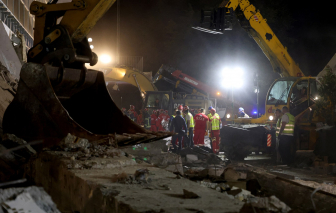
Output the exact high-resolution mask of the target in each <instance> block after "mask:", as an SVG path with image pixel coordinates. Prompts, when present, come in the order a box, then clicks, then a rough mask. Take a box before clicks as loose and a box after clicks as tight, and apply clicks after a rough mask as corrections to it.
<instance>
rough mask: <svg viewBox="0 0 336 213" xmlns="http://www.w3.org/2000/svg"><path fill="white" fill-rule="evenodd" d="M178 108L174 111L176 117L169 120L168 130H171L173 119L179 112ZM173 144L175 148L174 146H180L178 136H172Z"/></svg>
mask: <svg viewBox="0 0 336 213" xmlns="http://www.w3.org/2000/svg"><path fill="white" fill-rule="evenodd" d="M177 111H178V110H177V108H176V109H175V110H174V115H172V116H170V118H169V125H168V129H170V127H171V125H172V121H173V119H174V118H175V117H176V112H177ZM171 144H172V145H173V147H174V144H175V145H177V144H178V139H177V135H173V136H172V140H171Z"/></svg>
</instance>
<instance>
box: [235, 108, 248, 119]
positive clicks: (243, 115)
mask: <svg viewBox="0 0 336 213" xmlns="http://www.w3.org/2000/svg"><path fill="white" fill-rule="evenodd" d="M238 115H240V116H239V117H243V118H249V117H250V116H248V114H246V113H245V111H244V108H243V107H239V109H238Z"/></svg>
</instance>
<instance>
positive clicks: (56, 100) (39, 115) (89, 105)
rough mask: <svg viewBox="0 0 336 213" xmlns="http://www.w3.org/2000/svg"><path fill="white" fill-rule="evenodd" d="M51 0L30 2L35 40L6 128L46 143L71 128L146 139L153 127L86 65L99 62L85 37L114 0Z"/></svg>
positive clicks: (85, 134) (94, 136)
mask: <svg viewBox="0 0 336 213" xmlns="http://www.w3.org/2000/svg"><path fill="white" fill-rule="evenodd" d="M49 2H50V3H48V4H44V3H41V2H37V1H34V2H32V3H31V5H30V13H31V14H33V15H35V27H34V45H33V47H32V48H31V49H30V50H29V52H28V55H27V61H28V63H26V64H24V65H23V66H22V69H21V73H20V81H19V85H18V90H17V94H16V96H15V98H14V100H13V101H12V103H11V104H10V105H9V107H8V108H7V110H6V112H5V115H4V119H3V130H4V132H5V133H11V134H15V135H16V136H18V137H21V138H23V139H25V140H27V141H32V140H44V141H47V142H48V144H46V145H52V143H56V142H58V141H59V139H62V138H64V137H65V136H66V135H67V134H68V133H70V134H72V135H75V136H77V137H80V138H86V139H88V140H89V141H98V140H103V139H107V140H110V142H111V141H117V137H116V135H117V134H119V135H122V134H128V135H127V136H125V137H126V138H131V137H130V135H129V134H137V136H136V137H135V138H142V139H143V140H147V139H146V134H147V133H148V134H149V132H148V131H147V130H145V129H144V128H142V127H140V126H138V125H137V124H136V123H134V122H133V121H131V120H130V119H129V118H128V117H127V116H125V115H124V114H123V113H122V112H121V110H120V109H119V108H118V107H117V106H116V105H115V103H114V102H113V100H112V98H111V97H110V94H109V92H108V91H107V89H106V83H105V80H104V75H103V73H102V72H100V71H96V70H90V69H87V68H86V67H85V63H89V64H90V65H91V66H93V65H94V64H96V63H97V61H98V57H97V55H96V54H95V53H93V52H92V51H91V49H90V46H89V43H88V40H87V37H86V36H87V34H88V33H89V32H90V30H91V29H92V28H93V26H94V25H95V23H96V22H97V21H98V20H99V19H100V18H101V17H102V16H103V15H104V13H105V12H106V11H107V10H108V9H109V8H110V7H111V6H112V4H113V3H114V2H115V0H72V1H71V2H67V3H57V0H53V1H49ZM58 20H60V22H59V23H58ZM139 134H140V135H139ZM141 134H142V135H141ZM152 136H153V135H152ZM152 136H150V137H148V138H153V137H152ZM132 137H133V136H132ZM154 138H155V137H154ZM142 139H141V140H142ZM156 139H157V138H156ZM129 144H130V143H129Z"/></svg>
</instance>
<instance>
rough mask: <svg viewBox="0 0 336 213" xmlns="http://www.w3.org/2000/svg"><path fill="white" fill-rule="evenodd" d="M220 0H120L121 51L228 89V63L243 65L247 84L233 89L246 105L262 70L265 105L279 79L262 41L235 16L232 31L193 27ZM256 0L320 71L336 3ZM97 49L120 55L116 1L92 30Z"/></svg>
mask: <svg viewBox="0 0 336 213" xmlns="http://www.w3.org/2000/svg"><path fill="white" fill-rule="evenodd" d="M220 2H221V1H218V0H146V1H136V0H128V1H122V0H121V7H120V8H121V55H123V56H143V57H144V71H152V72H153V74H155V73H156V71H157V70H158V69H159V67H160V66H161V64H168V65H171V66H173V67H176V68H178V69H180V70H182V71H183V72H184V73H186V74H188V75H190V76H192V77H194V78H196V79H198V80H200V81H202V82H204V83H207V84H209V85H213V86H214V87H216V88H217V89H218V90H224V91H225V89H224V88H223V85H222V81H221V79H222V78H223V76H222V73H221V72H222V70H223V69H224V67H241V68H242V69H243V70H244V73H245V74H244V77H243V79H242V80H243V81H244V86H243V87H242V88H240V89H235V90H234V95H235V97H236V99H239V100H240V101H242V102H243V105H251V104H254V105H255V102H256V95H255V94H254V90H253V74H254V73H255V72H258V73H259V74H260V75H261V80H262V83H261V86H262V87H261V93H260V99H259V100H260V101H261V103H262V104H261V105H264V104H263V103H264V101H265V96H266V92H267V90H268V88H269V86H270V84H271V83H272V82H273V81H274V79H276V78H279V76H278V75H277V74H275V73H273V71H272V67H271V65H270V63H269V61H268V59H267V58H266V57H265V56H264V54H263V52H262V51H261V49H260V48H259V47H258V45H257V44H256V43H255V42H254V40H253V39H251V38H250V37H249V36H248V35H247V33H246V32H245V31H244V30H243V29H242V28H241V27H240V26H239V24H238V23H237V21H235V24H234V29H233V30H232V31H225V33H224V34H223V35H212V34H207V33H203V32H199V31H196V30H193V29H191V26H193V25H195V24H197V23H198V21H199V20H200V10H201V9H202V8H205V7H213V6H215V5H216V4H218V3H220ZM292 2H293V1H289V0H278V1H266V0H253V1H251V3H252V4H254V5H255V6H256V7H257V9H260V12H261V14H262V15H263V16H264V18H266V19H267V22H268V24H269V25H270V27H271V28H272V30H273V31H274V32H275V34H276V35H277V36H278V38H279V40H280V41H281V42H282V43H283V45H284V46H287V47H288V52H289V53H290V55H291V56H292V58H293V59H294V60H295V61H296V62H297V63H298V64H299V65H300V68H301V69H302V71H303V72H304V73H305V74H306V75H307V76H308V75H312V76H315V75H317V74H318V73H319V72H320V71H321V70H322V69H323V67H324V66H325V65H326V64H327V62H328V61H329V60H330V59H331V58H332V56H333V55H334V54H335V50H336V48H335V47H336V39H335V33H336V32H335V31H336V30H335V28H334V26H336V20H335V19H334V18H333V17H332V14H333V12H332V5H329V6H328V5H327V4H317V5H316V4H309V3H304V2H302V1H297V2H296V3H294V4H293V3H292ZM89 36H90V37H92V38H93V44H94V46H95V48H94V51H95V52H96V53H98V55H99V54H102V53H108V54H111V55H115V49H116V48H115V47H116V4H114V5H113V7H112V8H111V9H110V10H109V11H108V12H107V13H106V14H105V16H104V17H103V18H102V19H101V20H100V21H99V22H98V23H97V24H96V26H95V27H94V29H93V30H92V32H91V33H90V35H89Z"/></svg>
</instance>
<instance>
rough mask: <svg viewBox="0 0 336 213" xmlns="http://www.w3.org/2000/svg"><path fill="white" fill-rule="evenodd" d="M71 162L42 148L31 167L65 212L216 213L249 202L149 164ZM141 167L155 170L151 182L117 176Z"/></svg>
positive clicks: (234, 210) (235, 209)
mask: <svg viewBox="0 0 336 213" xmlns="http://www.w3.org/2000/svg"><path fill="white" fill-rule="evenodd" d="M68 161H69V159H67V158H65V157H61V156H58V155H55V153H53V152H42V153H40V155H39V156H38V158H36V159H34V160H33V161H32V162H31V164H30V167H29V169H28V170H27V175H29V177H30V178H32V179H33V180H34V181H35V182H36V184H38V185H41V186H43V187H44V188H45V190H46V191H47V192H49V194H50V195H51V197H52V198H53V199H54V201H55V203H56V204H57V206H58V208H59V209H60V210H61V211H62V212H65V211H72V212H74V211H78V212H81V213H86V212H90V213H92V212H93V213H95V212H118V213H123V212H160V211H161V212H190V209H198V210H203V211H204V212H213V213H215V212H239V211H240V209H241V207H242V206H243V203H240V202H239V203H235V202H232V200H231V199H229V198H228V197H227V196H225V195H224V194H222V193H214V191H213V190H211V189H208V188H205V187H200V186H199V184H198V183H195V182H192V181H190V180H187V179H185V178H180V179H177V178H176V175H175V174H173V173H170V172H167V171H165V170H163V169H160V168H157V167H154V166H153V165H150V164H147V163H137V164H135V165H128V166H120V167H118V168H113V169H111V168H106V169H71V170H69V169H67V162H68ZM138 169H147V170H148V171H149V172H148V175H149V178H151V182H150V183H142V184H123V183H116V182H112V180H111V178H112V176H113V175H115V174H121V173H123V172H124V173H126V174H127V175H131V174H134V173H135V171H136V170H138ZM163 185H166V186H167V187H162V186H163ZM169 189H170V190H169ZM183 189H185V190H187V191H190V192H193V193H195V194H197V195H198V196H200V198H197V202H195V200H194V199H186V198H184V197H183ZM223 206H225V208H223Z"/></svg>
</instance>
